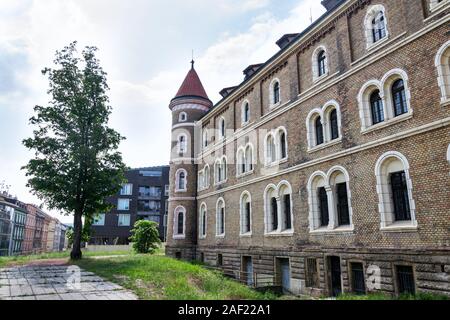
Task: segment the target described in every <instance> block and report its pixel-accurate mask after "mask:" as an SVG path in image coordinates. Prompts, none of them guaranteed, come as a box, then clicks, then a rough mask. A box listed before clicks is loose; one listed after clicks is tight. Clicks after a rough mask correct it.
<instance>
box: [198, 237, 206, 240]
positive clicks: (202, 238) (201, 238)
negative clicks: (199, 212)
mask: <svg viewBox="0 0 450 320" xmlns="http://www.w3.org/2000/svg"><path fill="white" fill-rule="evenodd" d="M198 238H199V239H200V240H205V239H206V236H199V237H198Z"/></svg>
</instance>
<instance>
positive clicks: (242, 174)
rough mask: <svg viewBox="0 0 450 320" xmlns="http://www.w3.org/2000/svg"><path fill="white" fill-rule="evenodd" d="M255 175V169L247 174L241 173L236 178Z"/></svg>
mask: <svg viewBox="0 0 450 320" xmlns="http://www.w3.org/2000/svg"><path fill="white" fill-rule="evenodd" d="M253 173H255V169H253V170H252V171H248V172H245V173H240V174H238V175H237V176H236V178H244V177H247V176H250V175H252V174H253Z"/></svg>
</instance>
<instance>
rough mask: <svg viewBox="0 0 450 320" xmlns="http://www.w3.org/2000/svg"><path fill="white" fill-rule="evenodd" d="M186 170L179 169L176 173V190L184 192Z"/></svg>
mask: <svg viewBox="0 0 450 320" xmlns="http://www.w3.org/2000/svg"><path fill="white" fill-rule="evenodd" d="M186 179H187V172H186V170H184V169H179V170H178V171H177V173H176V192H185V191H186V190H187V181H186Z"/></svg>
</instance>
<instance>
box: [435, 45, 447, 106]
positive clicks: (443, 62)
mask: <svg viewBox="0 0 450 320" xmlns="http://www.w3.org/2000/svg"><path fill="white" fill-rule="evenodd" d="M435 66H436V68H437V70H438V85H439V88H440V89H441V103H442V104H447V103H450V40H449V41H447V42H446V43H445V44H444V45H443V46H442V47H441V48H440V49H439V51H438V52H437V55H436V59H435Z"/></svg>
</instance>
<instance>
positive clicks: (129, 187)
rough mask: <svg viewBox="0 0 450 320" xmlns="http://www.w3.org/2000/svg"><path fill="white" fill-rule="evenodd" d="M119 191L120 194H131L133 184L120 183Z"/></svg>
mask: <svg viewBox="0 0 450 320" xmlns="http://www.w3.org/2000/svg"><path fill="white" fill-rule="evenodd" d="M124 190H125V192H124ZM119 193H120V195H121V196H132V195H133V184H132V183H124V184H122V187H121V188H120V192H119Z"/></svg>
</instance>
